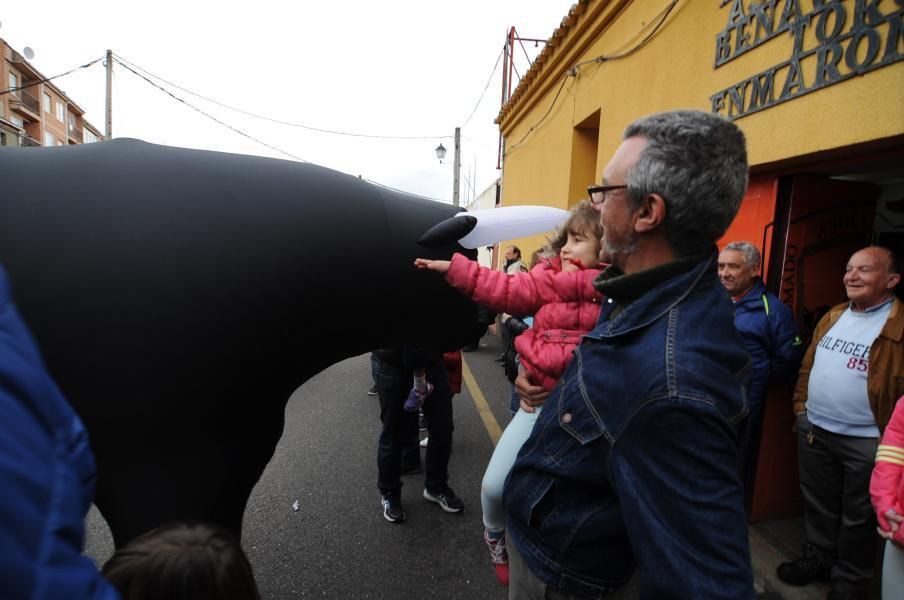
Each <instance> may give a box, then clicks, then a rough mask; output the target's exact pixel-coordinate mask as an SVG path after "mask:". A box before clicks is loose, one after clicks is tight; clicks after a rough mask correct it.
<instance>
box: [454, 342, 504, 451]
mask: <svg viewBox="0 0 904 600" xmlns="http://www.w3.org/2000/svg"><path fill="white" fill-rule="evenodd" d="M461 378H462V379H464V381H465V386H467V388H468V392H470V394H471V398H473V400H474V406H475V407H476V408H477V414H479V415H480V418H481V419H482V420H483V426H484V427H485V428H486V430H487V434H488V435H489V436H490V440H491V441H492V442H493V446H495V445H496V442H498V441H499V436H501V435H502V428H501V427H499V421H497V420H496V416H495V415H494V414H493V411H492V410H490V405H489V404H487V399H486V398H485V397H484V395H483V392H481V391H480V386H479V385H477V380H476V379H474V375H473V374H472V373H471V369H469V368H468V363H466V362H465V357H464V356H462V357H461Z"/></svg>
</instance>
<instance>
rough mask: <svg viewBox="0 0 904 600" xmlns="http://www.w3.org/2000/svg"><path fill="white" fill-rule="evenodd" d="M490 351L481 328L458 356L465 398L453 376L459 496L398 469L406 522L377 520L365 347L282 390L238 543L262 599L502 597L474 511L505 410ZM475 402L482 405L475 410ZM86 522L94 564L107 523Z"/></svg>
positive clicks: (372, 404)
mask: <svg viewBox="0 0 904 600" xmlns="http://www.w3.org/2000/svg"><path fill="white" fill-rule="evenodd" d="M500 351H501V348H500V342H499V339H498V338H496V337H493V336H486V337H484V338H483V340H482V344H481V348H480V350H478V351H477V352H472V353H466V354H465V355H464V356H465V362H466V364H467V366H468V369H469V370H470V372H471V373H472V374H473V377H474V380H475V382H476V384H477V387H478V388H479V390H480V391H479V392H478V393H475V394H474V396H472V394H471V393H470V391H469V390H468V388H467V386H464V389H463V390H462V393H461V394H459V395H458V396H456V397H455V400H454V403H455V404H454V410H455V434H454V442H453V450H452V458H451V460H450V464H449V473H450V480H449V483H450V485H451V486H452V488H453V489H454V490H455V491H456V493H457V494H458V495H459V496H460V497H461V498H462V500H464V502H465V510H464V512H463V513H462V514H458V515H453V514H447V513H445V512H443V511H442V510H441V509H440V508H439V507H438V506H437V505H435V504H431V503H429V502H427V501H425V500H424V499H423V498H422V497H421V493H422V491H423V474H418V475H409V476H405V477H404V488H403V490H402V501H403V503H404V507H405V510H406V512H407V514H408V520H407V521H406V522H405V523H403V524H391V523H389V522H387V521H386V520H384V519H383V516H382V507H381V505H380V495H379V492H378V491H377V486H376V481H377V468H376V449H377V437H378V435H379V432H380V421H379V402H378V400H377V398H376V397H373V396H368V395H367V393H366V392H367V389H368V388H369V387H370V386H371V379H370V361H369V358H368V355H364V356H359V357H355V358H351V359H348V360H346V361H343V362H341V363H339V364H336V365H334V366H332V367H331V368H329V369H327V370H325V371H323V372H322V373H320V374H318V375H317V376H315V377H314V378H312V379H311V380H310V381H308V382H307V383H305V384H304V385H303V386H302V387H300V388H299V389H298V390H297V391H296V392H295V393H294V394H293V395H292V397H291V399H290V400H289V402H288V404H287V406H286V425H285V431H284V433H283V437H282V439H281V440H280V443H279V446H278V447H277V449H276V453H275V454H274V456H273V459H272V460H271V461H270V464H269V465H268V466H267V469H266V471H265V472H264V475H263V477H262V478H261V480H260V482H259V483H258V484H257V486H256V487H255V489H254V492H253V493H252V495H251V498H250V500H249V502H248V507H247V509H246V511H245V520H244V529H243V538H242V543H243V546H244V547H245V551H246V552H247V554H248V557H249V559H250V560H251V563H252V566H253V568H254V572H255V575H256V577H257V581H258V585H259V587H260V589H261V592H262V594H263V596H264V598H272V599H279V598H295V597H301V598H348V599H354V598H393V599H401V600H404V599H421V598H448V599H454V598H468V599H473V598H481V599H482V598H487V599H494V598H497V599H500V600H501V599H504V598H506V597H507V595H506V590H505V589H504V588H502V587H500V586H499V585H498V584H497V582H496V579H495V576H494V574H493V570H492V566H491V564H490V561H489V554H488V552H487V551H486V549H485V547H484V544H483V538H482V534H483V524H482V521H481V516H480V481H481V478H482V477H483V471H484V468H485V467H486V464H487V462H488V460H489V458H490V454H491V453H492V450H493V440H492V439H491V434H490V432H491V431H492V430H493V427H492V421H493V420H495V421H496V422H497V423H498V425H499V426H500V427H502V428H504V427H505V425H506V424H507V423H508V420H509V416H508V393H509V392H508V389H509V385H508V381H506V379H505V377H504V375H503V373H502V369H501V367H500V366H499V365H498V363H496V362H494V361H493V358H495V357H496V356H498V355H499V353H500ZM475 396H476V397H477V398H478V400H477V402H476V403H475V398H474V397H475ZM481 396H483V397H484V398H485V399H486V404H485V405H484V404H483V403H482V402H481V400H480V397H481ZM428 401H429V400H428ZM479 406H488V407H489V409H490V411H489V412H487V411H484V417H483V418H482V417H481V414H480V412H479V410H478V407H479ZM489 415H492V416H491V417H490V416H489ZM486 421H489V422H490V427H489V428H488V427H487V426H486V424H485V423H486ZM249 426H253V423H251V424H249ZM296 501H297V502H298V506H299V508H298V510H297V511H295V510H293V506H292V505H293V503H294V502H296ZM87 525H88V540H87V550H86V553H87V554H89V555H90V556H92V557H93V558H94V559H95V560H96V561H97V562H98V564H102V563H103V561H105V560H106V559H107V558H108V557H109V556H110V554H111V553H112V552H113V546H112V541H111V538H110V535H109V531H108V529H107V527H106V524H105V523H104V522H103V519H102V518H101V517H100V515H99V513H98V512H97V511H96V510H94V511H92V513H91V514H90V515H89V517H88V521H87Z"/></svg>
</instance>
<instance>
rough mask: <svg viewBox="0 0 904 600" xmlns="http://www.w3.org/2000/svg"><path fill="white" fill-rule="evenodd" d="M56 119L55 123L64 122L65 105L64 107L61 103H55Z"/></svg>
mask: <svg viewBox="0 0 904 600" xmlns="http://www.w3.org/2000/svg"><path fill="white" fill-rule="evenodd" d="M56 117H57V121H59V122H60V123H65V122H66V105H64V104H63V103H62V102H57V103H56Z"/></svg>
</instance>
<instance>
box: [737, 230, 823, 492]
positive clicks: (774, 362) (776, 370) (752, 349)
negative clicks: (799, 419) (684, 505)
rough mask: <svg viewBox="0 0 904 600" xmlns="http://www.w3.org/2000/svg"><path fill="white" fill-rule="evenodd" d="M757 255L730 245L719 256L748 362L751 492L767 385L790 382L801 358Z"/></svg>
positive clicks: (745, 444) (744, 438)
mask: <svg viewBox="0 0 904 600" xmlns="http://www.w3.org/2000/svg"><path fill="white" fill-rule="evenodd" d="M760 261H761V259H760V252H759V250H757V249H756V247H755V246H754V245H753V244H751V243H750V242H731V243H730V244H728V245H727V246H725V249H724V250H722V252H721V253H720V254H719V280H720V281H721V282H722V287H724V288H725V291H726V292H728V294H729V295H730V296H731V300H732V302H733V303H734V310H735V329H737V330H738V334H739V335H740V336H741V341H742V342H743V343H744V347H745V348H746V349H747V352H748V353H749V354H750V358H751V359H752V361H753V362H752V364H751V374H750V386H749V387H748V388H747V403H748V407H749V409H750V415H749V416H748V417H747V423H746V424H745V425H744V426H743V428H742V430H741V474H742V475H741V476H742V478H743V479H744V482H745V484H746V487H747V491H748V495H749V493H750V484H751V483H752V476H753V469H752V467H753V461H752V460H751V457H752V456H753V454H754V453H755V452H756V449H757V446H758V444H757V440H758V439H759V436H760V427H761V423H762V420H763V406H764V403H765V400H766V391H767V388H768V387H769V383H770V382H773V381H781V380H782V379H786V380H788V381H789V383H790V382H791V378H792V377H796V376H797V369H798V368H799V367H800V361H801V359H802V358H803V356H804V350H806V348H804V345H803V343H802V342H801V340H800V336H799V335H798V334H797V323H795V321H794V314H793V313H792V312H791V309H790V308H788V307H787V306H785V305H784V304H782V302H781V300H779V299H778V297H777V296H776V295H775V294H773V293H772V292H767V291H766V286H765V285H764V284H763V280H762V279H760V277H759V275H758V274H759V272H760Z"/></svg>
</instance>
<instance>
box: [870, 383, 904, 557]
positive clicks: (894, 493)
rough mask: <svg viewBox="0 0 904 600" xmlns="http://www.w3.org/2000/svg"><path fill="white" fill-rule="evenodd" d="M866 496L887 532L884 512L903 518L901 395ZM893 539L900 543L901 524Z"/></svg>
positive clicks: (903, 413) (903, 417)
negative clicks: (889, 511) (869, 498)
mask: <svg viewBox="0 0 904 600" xmlns="http://www.w3.org/2000/svg"><path fill="white" fill-rule="evenodd" d="M869 493H870V496H872V498H873V508H875V509H876V516H877V517H878V519H879V526H880V527H881V528H882V529H884V530H885V531H890V530H891V526H890V525H889V524H888V518H886V516H885V512H886V511H887V510H888V509H889V508H892V509H894V511H895V512H896V513H898V514H899V515H904V396H902V397H900V398H898V401H897V403H896V404H895V410H894V412H893V413H892V415H891V420H890V421H889V422H888V425H887V426H886V427H885V432H884V433H883V434H882V441H881V443H880V444H879V451H878V452H877V453H876V466H875V467H874V468H873V477H872V479H871V480H870V482H869ZM894 540H895V541H896V542H898V543H899V544H904V525H902V526H901V527H900V528H899V529H898V532H897V533H896V534H895V536H894Z"/></svg>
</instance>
